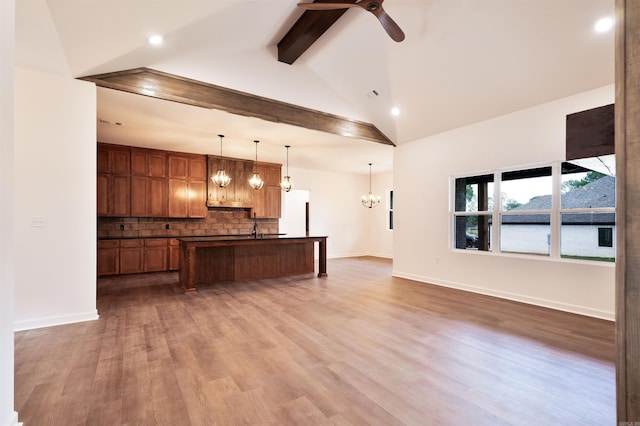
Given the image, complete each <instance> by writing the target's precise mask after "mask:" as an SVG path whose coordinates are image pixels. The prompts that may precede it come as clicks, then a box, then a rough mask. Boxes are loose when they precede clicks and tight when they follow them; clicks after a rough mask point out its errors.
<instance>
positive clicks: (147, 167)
mask: <svg viewBox="0 0 640 426" xmlns="http://www.w3.org/2000/svg"><path fill="white" fill-rule="evenodd" d="M166 164H167V155H166V153H165V152H164V151H156V150H151V149H139V148H133V149H132V150H131V216H134V217H166V216H167V207H168V201H167V192H168V181H167V178H166V177H165V176H166V174H167V166H166Z"/></svg>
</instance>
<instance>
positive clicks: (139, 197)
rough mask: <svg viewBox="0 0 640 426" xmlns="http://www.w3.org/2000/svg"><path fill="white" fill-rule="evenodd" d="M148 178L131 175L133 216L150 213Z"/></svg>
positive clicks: (143, 215)
mask: <svg viewBox="0 0 640 426" xmlns="http://www.w3.org/2000/svg"><path fill="white" fill-rule="evenodd" d="M148 205H149V189H148V178H147V177H145V176H131V216H133V217H147V216H148V215H149V207H148Z"/></svg>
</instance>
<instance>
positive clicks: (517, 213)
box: [500, 167, 553, 256]
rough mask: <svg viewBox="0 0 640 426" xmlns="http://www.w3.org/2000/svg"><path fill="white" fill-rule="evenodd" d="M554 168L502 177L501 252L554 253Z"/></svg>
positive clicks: (509, 173)
mask: <svg viewBox="0 0 640 426" xmlns="http://www.w3.org/2000/svg"><path fill="white" fill-rule="evenodd" d="M552 189H553V181H552V176H551V167H539V168H535V169H525V170H515V171H508V172H503V173H501V174H500V251H501V252H503V253H524V254H536V255H543V256H549V255H550V253H551V239H550V238H549V237H548V236H549V235H550V233H551V214H550V212H551V202H552V199H551V192H552Z"/></svg>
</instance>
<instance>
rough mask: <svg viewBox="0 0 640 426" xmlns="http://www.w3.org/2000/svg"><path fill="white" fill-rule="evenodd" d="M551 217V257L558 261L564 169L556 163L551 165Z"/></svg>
mask: <svg viewBox="0 0 640 426" xmlns="http://www.w3.org/2000/svg"><path fill="white" fill-rule="evenodd" d="M551 184H552V190H551V191H552V192H551V217H550V219H551V220H550V222H551V223H550V233H551V238H550V240H551V247H549V249H550V253H549V255H550V256H551V258H552V259H558V258H559V257H560V228H561V222H562V220H561V218H560V207H561V206H560V201H561V191H562V169H561V165H560V163H554V164H552V165H551Z"/></svg>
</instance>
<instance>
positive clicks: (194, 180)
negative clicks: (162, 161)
mask: <svg viewBox="0 0 640 426" xmlns="http://www.w3.org/2000/svg"><path fill="white" fill-rule="evenodd" d="M168 164H169V193H168V197H169V203H168V213H169V217H194V218H195V217H206V216H207V191H206V187H207V185H206V183H205V181H206V179H207V160H206V157H205V156H204V155H190V154H177V153H176V154H173V153H170V154H169V156H168Z"/></svg>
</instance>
